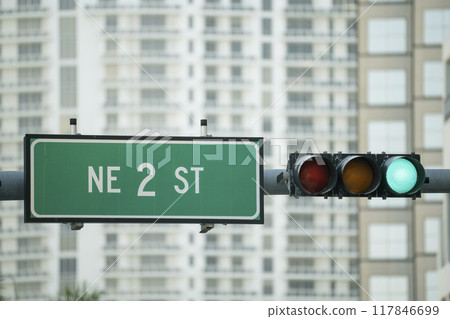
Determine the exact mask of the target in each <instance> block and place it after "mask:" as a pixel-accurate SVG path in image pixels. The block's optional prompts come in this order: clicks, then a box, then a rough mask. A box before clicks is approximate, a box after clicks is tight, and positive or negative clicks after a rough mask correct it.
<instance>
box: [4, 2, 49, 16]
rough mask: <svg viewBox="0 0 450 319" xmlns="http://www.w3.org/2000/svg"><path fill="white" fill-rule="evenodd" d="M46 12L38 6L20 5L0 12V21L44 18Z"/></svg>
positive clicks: (44, 8) (46, 10)
mask: <svg viewBox="0 0 450 319" xmlns="http://www.w3.org/2000/svg"><path fill="white" fill-rule="evenodd" d="M48 10H49V9H48V8H46V7H42V6H41V5H40V4H29V5H22V6H18V7H16V8H12V9H3V10H0V19H10V18H34V17H45V16H47V15H48Z"/></svg>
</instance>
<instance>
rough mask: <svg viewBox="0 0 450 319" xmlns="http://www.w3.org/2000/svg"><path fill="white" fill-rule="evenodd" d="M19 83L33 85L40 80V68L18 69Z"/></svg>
mask: <svg viewBox="0 0 450 319" xmlns="http://www.w3.org/2000/svg"><path fill="white" fill-rule="evenodd" d="M18 76H19V83H35V82H39V81H40V80H41V68H23V69H19V74H18Z"/></svg>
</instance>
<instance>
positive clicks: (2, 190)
mask: <svg viewBox="0 0 450 319" xmlns="http://www.w3.org/2000/svg"><path fill="white" fill-rule="evenodd" d="M425 176H426V181H425V184H424V185H423V187H422V193H450V169H426V170H425ZM24 185H25V180H24V172H23V171H4V172H0V201H2V200H23V199H24V197H25V186H24ZM263 187H264V190H265V192H267V193H268V194H270V195H288V194H289V189H288V186H287V172H286V170H285V169H265V170H264V186H263Z"/></svg>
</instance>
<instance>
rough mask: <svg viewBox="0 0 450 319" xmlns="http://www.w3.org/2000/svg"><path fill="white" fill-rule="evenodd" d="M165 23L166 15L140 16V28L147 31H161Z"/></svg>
mask: <svg viewBox="0 0 450 319" xmlns="http://www.w3.org/2000/svg"><path fill="white" fill-rule="evenodd" d="M165 25H166V17H165V16H162V15H143V16H141V29H142V30H148V31H162V30H163V29H164V27H165Z"/></svg>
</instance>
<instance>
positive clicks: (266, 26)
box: [262, 18, 272, 35]
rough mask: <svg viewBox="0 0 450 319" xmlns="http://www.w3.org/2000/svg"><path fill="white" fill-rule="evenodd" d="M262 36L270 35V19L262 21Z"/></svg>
mask: <svg viewBox="0 0 450 319" xmlns="http://www.w3.org/2000/svg"><path fill="white" fill-rule="evenodd" d="M262 34H264V35H271V34H272V19H269V18H264V19H262Z"/></svg>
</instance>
